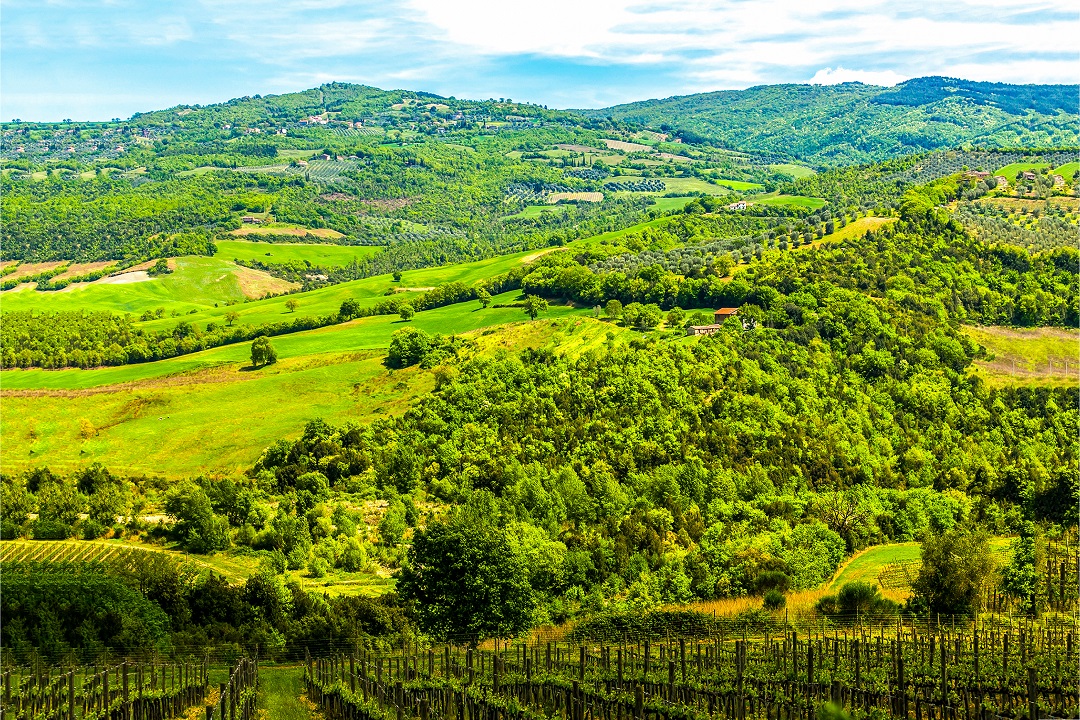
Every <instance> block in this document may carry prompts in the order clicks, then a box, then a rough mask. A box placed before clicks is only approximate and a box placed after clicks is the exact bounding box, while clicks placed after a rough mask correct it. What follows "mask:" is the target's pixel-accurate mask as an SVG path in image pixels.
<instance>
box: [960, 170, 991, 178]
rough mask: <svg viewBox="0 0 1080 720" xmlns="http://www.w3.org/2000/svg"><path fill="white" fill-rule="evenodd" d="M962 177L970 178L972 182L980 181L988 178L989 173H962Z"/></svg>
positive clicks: (973, 171) (972, 171) (976, 171)
mask: <svg viewBox="0 0 1080 720" xmlns="http://www.w3.org/2000/svg"><path fill="white" fill-rule="evenodd" d="M964 177H967V178H971V179H972V180H982V179H984V178H988V177H990V173H988V172H983V171H982V170H970V171H968V172H966V173H964Z"/></svg>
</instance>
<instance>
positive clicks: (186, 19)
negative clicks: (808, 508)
mask: <svg viewBox="0 0 1080 720" xmlns="http://www.w3.org/2000/svg"><path fill="white" fill-rule="evenodd" d="M1078 37H1080V9H1078V6H1077V4H1076V0H1047V1H1046V2H1038V1H1033V2H1029V1H1026V0H983V1H980V2H968V1H967V0H948V1H946V2H941V1H939V2H933V3H930V2H916V1H915V0H891V1H889V2H873V1H866V0H799V1H797V2H793V1H792V0H678V1H677V2H669V1H668V0H636V1H634V0H543V1H542V2H535V1H533V2H521V1H520V0H502V1H501V2H490V1H488V2H475V1H471V2H465V1H461V0H397V1H395V0H390V1H389V2H387V1H383V2H377V3H375V2H364V1H362V0H359V1H358V0H349V1H346V0H292V1H290V2H266V1H257V0H220V1H219V2H211V1H208V0H153V1H146V0H0V118H2V119H3V120H11V119H13V118H16V117H17V118H21V119H24V120H60V119H63V118H72V119H76V120H103V119H109V118H112V117H128V116H130V115H131V114H132V113H134V112H137V111H141V110H154V109H159V108H165V107H171V106H173V105H177V104H181V103H203V104H206V103H212V102H220V101H223V100H227V99H229V98H232V97H238V96H242V95H254V94H257V93H259V94H268V93H281V92H289V91H294V90H302V89H305V88H308V87H313V86H315V85H318V84H320V83H322V82H327V81H330V80H340V81H347V82H358V83H364V84H368V85H375V86H378V87H383V88H407V89H412V90H426V91H429V92H435V93H439V94H441V95H455V96H458V97H473V98H488V97H496V98H498V97H510V98H513V99H515V100H528V101H531V102H537V103H542V104H546V105H549V106H552V107H564V108H565V107H602V106H606V105H611V104H615V103H619V102H628V101H631V100H640V99H645V98H651V97H666V96H669V95H680V94H686V93H691V92H701V91H707V90H719V89H731V88H745V87H749V86H752V85H760V84H767V83H778V82H819V83H832V82H843V81H845V80H861V81H863V82H870V83H876V84H882V85H891V84H895V83H896V82H898V81H900V80H902V79H905V78H909V77H918V76H922V75H949V76H953V77H963V78H968V79H972V80H991V81H1000V82H1021V83H1076V82H1077V81H1078V79H1080V60H1078V55H1077V47H1078V46H1077V43H1076V38H1078Z"/></svg>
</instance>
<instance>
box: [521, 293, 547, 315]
mask: <svg viewBox="0 0 1080 720" xmlns="http://www.w3.org/2000/svg"><path fill="white" fill-rule="evenodd" d="M522 307H524V308H525V313H526V314H527V315H528V316H529V317H530V318H532V319H533V320H535V319H536V316H537V315H539V314H540V313H542V312H544V311H545V310H547V309H548V301H547V300H545V299H544V298H542V297H540V296H538V295H526V296H525V302H524V303H522Z"/></svg>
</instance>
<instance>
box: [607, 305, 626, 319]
mask: <svg viewBox="0 0 1080 720" xmlns="http://www.w3.org/2000/svg"><path fill="white" fill-rule="evenodd" d="M622 309H623V308H622V303H621V302H619V301H618V300H608V302H607V305H605V306H604V314H605V315H607V316H608V317H609V318H610V319H612V320H615V319H616V318H618V317H619V316H620V315H622Z"/></svg>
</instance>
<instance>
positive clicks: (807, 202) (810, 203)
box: [753, 195, 825, 210]
mask: <svg viewBox="0 0 1080 720" xmlns="http://www.w3.org/2000/svg"><path fill="white" fill-rule="evenodd" d="M753 201H754V202H755V203H758V204H761V205H798V206H800V207H805V208H810V209H811V210H817V209H818V208H821V207H825V201H824V200H822V199H821V198H812V197H803V196H802V195H773V196H771V197H764V198H753Z"/></svg>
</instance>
